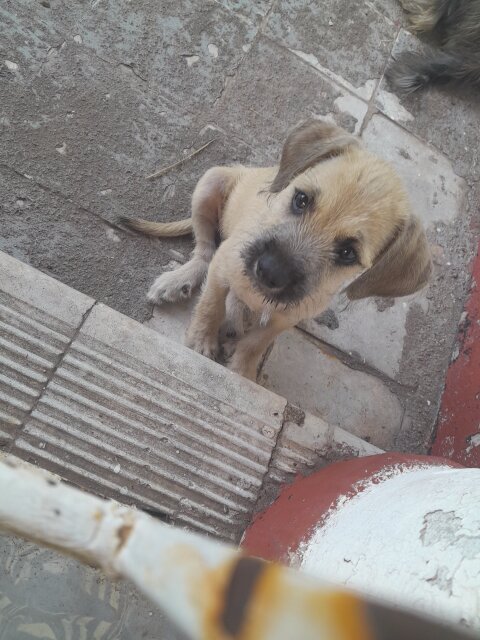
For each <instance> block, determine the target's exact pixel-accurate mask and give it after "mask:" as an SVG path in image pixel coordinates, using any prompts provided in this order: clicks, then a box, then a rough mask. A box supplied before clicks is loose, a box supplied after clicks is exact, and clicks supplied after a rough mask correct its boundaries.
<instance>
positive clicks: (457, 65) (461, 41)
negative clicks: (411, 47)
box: [387, 0, 480, 93]
mask: <svg viewBox="0 0 480 640" xmlns="http://www.w3.org/2000/svg"><path fill="white" fill-rule="evenodd" d="M400 3H401V4H402V6H403V8H404V9H405V11H407V13H408V14H409V18H410V23H411V26H412V28H413V29H414V30H415V31H417V32H424V33H430V34H432V36H433V37H434V39H435V40H436V41H438V44H439V46H438V48H434V49H430V51H428V52H427V53H412V52H408V51H407V52H405V53H402V54H401V55H400V56H399V57H398V58H397V60H396V61H395V62H394V63H393V64H392V66H391V67H390V69H389V70H388V71H387V79H388V81H389V83H390V84H391V86H392V87H393V88H395V89H396V90H397V91H399V92H401V93H411V92H412V91H416V90H417V89H420V88H423V87H425V86H427V85H433V84H447V83H461V84H466V85H470V86H472V85H473V86H477V87H478V86H480V0H400Z"/></svg>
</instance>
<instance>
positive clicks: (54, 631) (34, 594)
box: [0, 535, 183, 640]
mask: <svg viewBox="0 0 480 640" xmlns="http://www.w3.org/2000/svg"><path fill="white" fill-rule="evenodd" d="M0 563H1V566H2V572H1V573H0V592H1V593H2V598H3V602H6V603H8V604H7V606H5V607H2V609H1V611H0V628H1V629H2V632H3V633H4V634H7V637H9V638H17V639H18V640H20V639H22V640H23V639H24V638H58V639H60V638H65V637H73V638H75V637H76V638H102V637H103V638H108V637H110V638H116V639H118V640H137V639H139V638H152V639H153V638H162V640H181V639H182V638H183V636H182V635H181V634H180V633H178V632H177V631H176V630H175V629H174V628H173V627H172V625H171V624H170V622H169V621H168V620H167V619H166V618H165V616H164V615H163V614H162V613H161V612H160V611H159V610H158V609H157V608H156V607H155V606H154V605H152V604H151V603H150V602H149V601H148V600H147V599H146V597H145V596H144V595H143V594H141V593H139V592H138V591H137V590H136V589H135V588H134V587H133V586H132V585H131V584H129V583H127V582H119V581H113V580H110V579H109V578H107V577H106V576H105V575H104V574H103V573H101V572H100V571H98V570H96V569H93V568H91V567H88V566H86V565H83V564H80V563H79V562H77V561H76V560H73V559H72V558H68V557H65V556H61V555H60V554H58V553H56V552H55V551H51V550H50V549H45V548H42V547H39V546H37V545H36V544H34V543H32V542H27V541H25V540H21V539H20V538H15V537H13V536H5V535H0Z"/></svg>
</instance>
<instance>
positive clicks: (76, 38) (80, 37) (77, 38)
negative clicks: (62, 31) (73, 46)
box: [73, 35, 83, 44]
mask: <svg viewBox="0 0 480 640" xmlns="http://www.w3.org/2000/svg"><path fill="white" fill-rule="evenodd" d="M73 41H74V42H76V43H77V44H82V42H83V38H82V36H80V35H76V36H73Z"/></svg>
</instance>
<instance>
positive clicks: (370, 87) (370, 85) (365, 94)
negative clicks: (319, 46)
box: [290, 49, 377, 100]
mask: <svg viewBox="0 0 480 640" xmlns="http://www.w3.org/2000/svg"><path fill="white" fill-rule="evenodd" d="M290 51H291V52H292V53H294V54H295V55H296V56H298V57H299V58H301V59H302V60H304V61H305V62H308V64H310V65H311V66H312V67H315V69H317V71H320V72H321V73H322V74H323V75H325V76H326V77H327V78H330V80H333V81H334V82H336V83H337V84H339V85H340V86H343V87H345V88H346V89H348V90H349V91H351V92H352V93H355V94H356V95H357V96H359V97H360V98H363V99H364V100H370V98H371V97H372V95H373V91H374V89H375V86H376V84H377V81H376V80H375V79H371V80H367V81H366V82H365V84H363V85H362V86H360V87H354V86H353V85H352V84H350V82H348V80H345V78H342V77H341V76H339V75H337V74H336V73H333V72H332V71H330V69H327V67H324V66H322V65H321V64H320V62H319V61H318V58H317V57H316V56H314V55H313V53H305V52H304V51H300V50H299V49H290Z"/></svg>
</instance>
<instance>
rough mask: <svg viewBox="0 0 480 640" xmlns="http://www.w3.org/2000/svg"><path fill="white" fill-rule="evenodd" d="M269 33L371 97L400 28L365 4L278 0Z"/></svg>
mask: <svg viewBox="0 0 480 640" xmlns="http://www.w3.org/2000/svg"><path fill="white" fill-rule="evenodd" d="M264 33H265V35H267V36H268V37H270V38H272V39H273V40H275V41H276V42H278V43H279V44H281V45H282V46H285V47H288V48H289V49H291V50H293V51H296V52H298V54H299V55H300V56H301V57H303V58H304V59H307V60H309V61H310V62H312V63H313V64H314V65H315V66H318V67H320V68H321V69H322V70H324V72H325V73H326V74H329V73H332V74H335V77H336V78H338V80H339V82H340V83H342V84H344V85H345V84H346V85H347V86H349V87H350V86H352V87H354V88H355V89H356V90H357V91H358V92H359V93H360V94H361V95H362V97H364V98H366V99H368V98H370V96H371V95H372V92H373V89H374V86H375V80H377V79H379V78H380V77H381V75H382V72H383V68H384V65H385V62H386V61H387V59H388V55H389V53H390V50H391V48H392V46H393V43H394V40H395V36H396V34H397V27H396V26H395V25H394V24H393V23H392V21H391V20H390V19H389V18H387V17H385V16H384V15H383V14H382V13H381V12H379V11H378V10H377V9H376V8H375V7H374V6H372V4H371V3H369V2H364V1H363V0H362V1H359V2H354V3H352V2H349V0H328V1H327V2H321V3H319V2H317V1H316V0H299V1H297V2H291V1H290V0H279V2H277V3H276V4H275V6H274V8H273V10H272V12H271V14H270V15H269V18H268V22H267V25H266V27H265V30H264Z"/></svg>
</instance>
